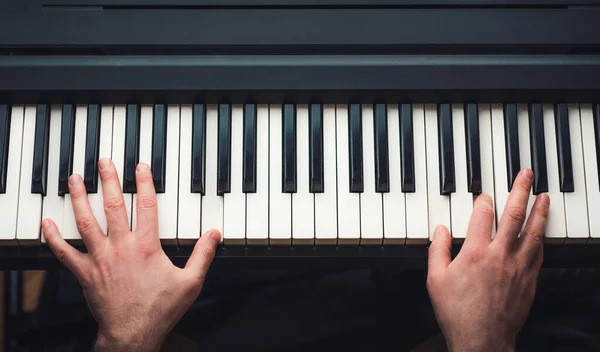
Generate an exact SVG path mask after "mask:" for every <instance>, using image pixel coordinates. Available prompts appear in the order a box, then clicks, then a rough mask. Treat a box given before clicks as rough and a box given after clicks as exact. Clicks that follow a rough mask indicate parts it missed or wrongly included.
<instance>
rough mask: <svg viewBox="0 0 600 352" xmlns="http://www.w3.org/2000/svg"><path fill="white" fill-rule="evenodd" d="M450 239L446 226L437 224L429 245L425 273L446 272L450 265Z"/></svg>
mask: <svg viewBox="0 0 600 352" xmlns="http://www.w3.org/2000/svg"><path fill="white" fill-rule="evenodd" d="M451 249H452V239H451V237H450V232H448V229H447V228H446V226H443V225H438V227H436V228H435V231H434V233H433V241H432V242H431V245H429V256H428V265H427V272H428V273H427V274H428V275H429V276H439V275H442V274H443V273H444V272H446V268H448V265H450V261H451V260H452V258H451Z"/></svg>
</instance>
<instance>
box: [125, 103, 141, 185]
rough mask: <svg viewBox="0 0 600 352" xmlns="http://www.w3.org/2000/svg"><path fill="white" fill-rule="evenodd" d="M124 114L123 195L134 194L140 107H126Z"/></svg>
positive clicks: (138, 146)
mask: <svg viewBox="0 0 600 352" xmlns="http://www.w3.org/2000/svg"><path fill="white" fill-rule="evenodd" d="M126 114H127V115H126V122H125V160H124V165H123V193H136V189H137V188H136V185H135V168H136V166H137V164H138V160H139V151H140V106H139V105H137V104H129V105H127V112H126Z"/></svg>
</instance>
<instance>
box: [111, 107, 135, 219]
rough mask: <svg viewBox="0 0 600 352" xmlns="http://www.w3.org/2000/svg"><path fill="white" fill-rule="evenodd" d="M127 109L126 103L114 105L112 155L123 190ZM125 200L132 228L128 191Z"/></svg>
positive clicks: (130, 197) (130, 196)
mask: <svg viewBox="0 0 600 352" xmlns="http://www.w3.org/2000/svg"><path fill="white" fill-rule="evenodd" d="M125 111H126V107H125V105H115V106H114V110H113V134H112V151H111V155H112V161H113V164H114V165H115V168H116V169H117V175H118V176H119V184H120V186H121V190H123V166H124V163H125V126H126V118H125V115H126V114H125ZM123 202H124V203H125V210H126V211H127V218H128V219H129V226H130V228H131V209H132V202H133V197H132V195H131V194H127V193H125V194H123Z"/></svg>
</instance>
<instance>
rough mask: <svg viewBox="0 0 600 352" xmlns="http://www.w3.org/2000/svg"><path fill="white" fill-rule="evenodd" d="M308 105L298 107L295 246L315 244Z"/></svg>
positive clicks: (293, 222) (294, 215)
mask: <svg viewBox="0 0 600 352" xmlns="http://www.w3.org/2000/svg"><path fill="white" fill-rule="evenodd" d="M308 131H309V130H308V105H306V104H299V105H298V106H297V107H296V162H297V167H298V168H297V174H296V184H297V186H296V193H293V194H292V226H293V227H292V239H293V243H294V244H311V245H312V244H314V240H315V215H314V214H315V209H314V205H315V200H314V196H313V194H312V193H310V189H309V184H310V180H309V169H308V164H309V153H308V151H309V145H308V134H309V132H308Z"/></svg>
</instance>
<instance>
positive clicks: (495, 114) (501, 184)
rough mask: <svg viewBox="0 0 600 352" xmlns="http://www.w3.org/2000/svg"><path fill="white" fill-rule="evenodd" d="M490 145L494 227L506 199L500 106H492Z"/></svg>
mask: <svg viewBox="0 0 600 352" xmlns="http://www.w3.org/2000/svg"><path fill="white" fill-rule="evenodd" d="M491 108H492V110H491V111H492V144H493V149H494V151H493V153H494V179H495V182H494V191H495V200H496V207H495V208H496V226H498V222H499V221H500V218H501V217H502V212H504V206H505V205H506V200H507V199H508V183H507V172H508V171H507V170H506V146H505V145H504V141H505V138H504V111H503V108H502V104H492V107H491Z"/></svg>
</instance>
